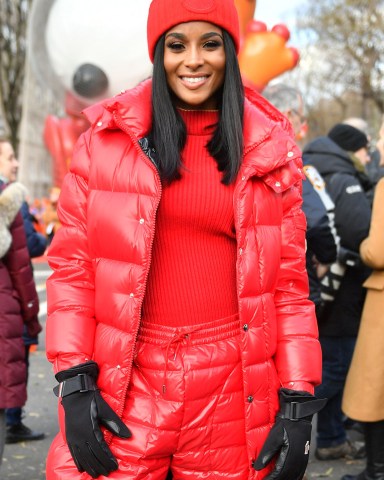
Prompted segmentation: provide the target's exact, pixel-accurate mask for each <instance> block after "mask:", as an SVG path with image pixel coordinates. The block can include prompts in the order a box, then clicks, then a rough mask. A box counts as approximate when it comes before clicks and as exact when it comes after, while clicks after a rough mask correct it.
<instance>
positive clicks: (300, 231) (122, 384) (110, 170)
mask: <svg viewBox="0 0 384 480" xmlns="http://www.w3.org/2000/svg"><path fill="white" fill-rule="evenodd" d="M150 111H151V81H150V80H148V81H146V82H143V83H142V84H140V85H139V86H138V87H136V88H135V89H134V90H131V91H129V92H127V93H123V94H121V95H120V96H117V97H115V98H113V99H112V100H109V101H106V102H104V103H103V104H102V105H100V104H99V105H96V106H94V107H91V108H90V109H88V111H87V115H88V118H89V119H90V121H91V124H92V127H91V129H90V130H89V131H88V132H87V133H85V134H84V135H83V136H82V138H81V139H80V140H79V142H78V144H77V147H76V151H75V155H74V159H73V162H72V165H71V171H70V173H69V174H68V175H67V176H66V178H65V181H64V185H63V189H62V193H61V198H60V206H59V216H60V220H61V222H62V225H63V227H62V228H61V229H60V230H59V231H58V232H57V234H56V236H55V239H54V241H53V244H52V246H51V249H50V252H49V262H50V265H51V267H52V269H53V270H54V273H53V274H52V276H51V277H50V279H49V281H48V285H47V289H48V315H49V317H48V325H47V355H48V358H49V360H50V361H51V362H53V363H54V369H55V371H56V372H57V371H59V370H63V369H66V368H69V367H71V366H73V365H76V364H79V363H82V362H85V361H87V360H89V359H93V360H95V361H96V362H97V363H98V364H99V366H100V375H99V381H98V385H99V387H100V389H101V391H102V393H103V395H104V397H105V398H106V400H107V401H108V403H109V404H110V405H111V406H112V407H113V408H114V409H115V410H116V411H117V412H118V413H119V414H121V413H122V410H123V406H124V402H125V399H126V392H127V388H128V383H129V380H130V375H131V366H132V356H133V351H134V347H135V340H136V336H137V332H138V328H139V322H140V311H141V305H142V302H143V297H144V294H145V287H146V279H147V275H148V271H149V267H150V263H151V247H152V243H153V237H154V235H155V219H156V210H157V206H158V204H159V202H160V198H161V183H160V179H159V176H158V173H157V171H156V168H155V166H154V165H153V164H152V163H151V161H150V160H149V159H148V157H146V155H144V153H143V152H142V150H141V148H140V146H139V144H138V141H137V140H138V139H139V138H142V137H144V136H146V135H147V134H148V132H149V129H150V127H151V116H150ZM244 142H245V150H244V159H243V163H242V166H241V170H240V173H239V175H238V178H237V181H236V185H235V191H234V216H235V225H236V234H237V243H238V257H237V288H238V299H239V312H240V325H239V329H240V331H241V335H242V344H243V355H242V362H243V378H244V405H245V412H246V434H247V443H248V449H249V458H250V460H251V459H254V458H255V456H257V454H258V452H259V451H260V448H261V446H262V444H263V442H264V440H265V438H266V436H267V434H268V432H269V430H270V428H271V426H272V424H273V423H274V418H275V413H276V410H277V408H278V399H277V391H278V389H279V387H280V386H284V387H288V388H291V389H297V390H307V391H310V392H312V391H313V386H314V385H315V384H318V383H319V382H320V377H321V374H320V372H321V354H320V348H319V344H318V341H317V325H316V320H315V315H314V309H313V305H312V303H311V302H309V300H308V299H307V297H308V281H307V275H306V271H305V229H306V222H305V217H304V215H303V213H302V211H301V181H302V172H301V158H300V151H299V149H298V148H297V147H296V145H295V142H294V139H293V137H292V133H291V128H290V126H289V124H288V122H287V120H285V119H284V117H283V116H282V115H281V114H279V113H278V112H277V111H276V110H275V109H274V108H273V107H271V106H270V105H269V104H268V103H267V102H266V101H265V100H264V99H262V98H261V97H260V96H259V95H257V94H255V93H253V92H247V100H246V105H245V118H244ZM108 440H111V438H110V437H108ZM111 442H112V443H111V448H112V451H113V447H114V443H113V439H112V440H111ZM59 443H60V442H58V443H57V445H56V447H55V446H54V447H53V448H52V450H51V455H52V458H53V457H54V456H55V457H56V459H55V460H54V461H53V462H51V463H50V468H49V469H48V472H47V473H48V474H47V478H48V479H59V478H60V479H64V478H65V479H66V478H68V479H69V478H70V477H65V473H64V472H62V474H63V475H64V476H56V475H55V474H53V473H52V471H51V470H50V469H51V468H52V470H54V469H55V467H57V466H58V465H57V462H58V461H59V460H58V458H60V457H61V455H63V450H62V449H61V446H59ZM53 450H56V453H54V451H53ZM63 461H64V460H63ZM251 470H252V471H251ZM71 473H72V474H73V472H71ZM50 475H52V476H50ZM264 475H265V472H263V473H260V472H256V471H254V470H253V469H250V478H262V477H263V476H264ZM80 477H81V478H83V479H85V478H90V477H89V476H87V475H86V474H83V476H81V475H80V474H79V478H80ZM71 478H73V477H71ZM110 478H114V474H113V473H112V474H111V476H110Z"/></svg>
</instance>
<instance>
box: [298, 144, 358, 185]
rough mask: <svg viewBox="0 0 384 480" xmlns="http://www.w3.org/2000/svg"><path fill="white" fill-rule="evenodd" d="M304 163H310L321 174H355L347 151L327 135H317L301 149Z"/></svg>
mask: <svg viewBox="0 0 384 480" xmlns="http://www.w3.org/2000/svg"><path fill="white" fill-rule="evenodd" d="M303 163H304V165H307V164H311V165H313V166H314V167H316V168H317V170H318V171H319V172H320V174H321V175H324V176H326V175H330V174H333V173H346V174H349V175H354V176H356V169H355V167H354V165H353V163H352V160H351V158H350V156H349V155H348V153H347V152H346V151H345V150H343V149H342V148H340V147H339V146H338V145H337V144H336V143H335V142H334V141H333V140H331V139H330V138H329V137H318V138H316V139H315V140H313V141H312V142H309V143H308V144H307V145H306V146H305V147H304V149H303Z"/></svg>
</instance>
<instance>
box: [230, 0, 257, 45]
mask: <svg viewBox="0 0 384 480" xmlns="http://www.w3.org/2000/svg"><path fill="white" fill-rule="evenodd" d="M235 5H236V8H237V12H238V14H239V22H240V33H241V35H242V36H243V35H245V32H246V30H247V25H248V23H249V22H250V21H251V20H252V19H253V17H254V15H255V9H256V0H235Z"/></svg>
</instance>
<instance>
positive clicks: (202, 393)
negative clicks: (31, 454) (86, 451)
mask: <svg viewBox="0 0 384 480" xmlns="http://www.w3.org/2000/svg"><path fill="white" fill-rule="evenodd" d="M244 412H245V400H244V392H243V378H242V367H241V361H240V327H239V319H238V316H237V315H235V316H232V317H229V318H225V319H221V320H217V321H214V322H210V323H205V324H204V325H197V326H196V325H195V326H192V327H186V328H177V329H175V328H172V327H162V326H157V325H156V326H151V325H148V324H146V323H144V322H142V325H141V328H140V332H139V336H138V340H137V345H136V352H135V356H134V362H133V369H132V377H131V381H130V386H129V390H128V394H127V399H126V404H125V408H124V412H123V416H122V417H123V421H124V422H125V424H126V425H127V426H128V428H129V429H130V431H131V432H132V437H131V438H129V439H120V438H118V437H116V436H114V437H113V440H112V445H111V448H112V451H113V454H114V455H115V456H116V458H117V460H118V463H119V468H118V470H116V471H114V472H112V473H111V474H110V475H109V476H108V477H104V476H100V477H98V480H107V479H108V480H134V479H135V480H165V478H166V476H167V473H168V471H169V470H171V471H172V476H173V479H174V480H189V479H191V480H197V479H201V480H203V479H204V480H213V479H215V480H235V479H236V480H248V478H249V476H250V470H251V469H252V467H251V461H250V460H249V459H248V456H247V449H246V441H245V421H244ZM51 449H52V453H53V451H55V455H59V456H60V459H61V461H60V464H59V465H58V464H57V463H56V460H55V458H53V457H54V456H55V455H50V456H49V457H48V463H47V473H48V472H49V475H48V476H47V478H49V480H85V479H87V480H88V479H91V477H90V476H89V475H88V474H87V473H85V472H84V473H82V474H81V473H79V472H78V471H77V469H76V467H75V465H74V463H73V460H72V458H71V456H70V454H69V451H68V447H67V445H66V443H65V441H64V440H63V438H62V436H61V435H58V436H57V437H56V438H55V440H54V442H53V444H52V446H51ZM63 460H64V462H63ZM55 467H56V468H55ZM252 471H253V469H252Z"/></svg>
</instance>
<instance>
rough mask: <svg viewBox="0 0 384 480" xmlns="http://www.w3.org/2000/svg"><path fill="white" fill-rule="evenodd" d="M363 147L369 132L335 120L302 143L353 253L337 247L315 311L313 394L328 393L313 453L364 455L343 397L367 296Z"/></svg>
mask: <svg viewBox="0 0 384 480" xmlns="http://www.w3.org/2000/svg"><path fill="white" fill-rule="evenodd" d="M367 147H368V137H367V136H366V135H365V134H364V133H363V132H361V131H360V130H358V129H356V128H354V127H352V126H350V125H346V124H336V125H335V126H334V127H333V128H331V130H330V131H329V133H328V135H327V136H322V137H318V138H316V139H314V140H313V141H311V142H309V143H308V144H307V145H306V146H305V147H304V149H303V159H304V163H310V164H311V165H314V166H315V167H316V168H317V170H318V171H319V172H320V174H321V176H322V177H323V178H324V180H325V182H326V188H327V192H328V193H329V195H330V197H331V199H332V201H333V203H334V205H335V227H336V231H337V234H338V236H339V238H340V252H343V253H345V252H347V253H348V255H349V256H350V257H353V262H352V261H351V260H350V259H349V258H347V257H343V258H341V256H340V253H339V259H338V260H339V264H341V266H342V269H341V270H340V275H339V276H338V277H337V278H335V279H334V280H335V282H334V283H336V285H337V288H335V292H334V295H333V297H332V300H331V301H327V302H325V306H324V308H323V309H322V310H321V314H319V316H318V325H319V333H320V343H321V346H322V351H323V381H322V384H321V385H320V386H319V387H317V388H316V390H315V391H316V395H318V396H320V397H326V398H328V402H327V405H326V406H325V408H324V409H323V410H322V411H321V412H319V414H318V421H317V437H316V439H317V448H316V450H315V456H316V457H317V458H318V459H319V460H331V459H337V458H349V459H353V458H359V457H360V456H361V455H362V452H360V451H359V450H358V449H356V445H354V444H352V443H351V442H350V440H349V438H348V436H347V431H346V429H345V425H344V421H343V420H344V415H343V412H342V410H341V401H342V396H343V390H344V384H345V380H346V376H347V373H348V369H349V366H350V363H351V359H352V354H353V351H354V347H355V343H356V337H357V333H358V330H359V325H360V318H361V314H362V309H363V304H364V300H365V289H364V288H363V287H362V285H363V283H364V281H365V280H366V278H367V277H368V276H369V274H370V270H369V268H367V267H366V266H364V265H363V264H362V262H360V261H359V247H360V244H361V242H362V241H363V240H364V239H365V238H366V237H367V235H368V232H369V226H370V218H371V204H370V201H369V198H368V195H367V193H368V192H369V191H370V189H371V186H372V185H371V183H370V182H369V181H366V179H365V177H364V176H363V175H362V173H361V172H359V171H358V170H357V169H356V166H355V165H356V161H357V159H360V160H359V161H364V159H366V157H368V148H367Z"/></svg>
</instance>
